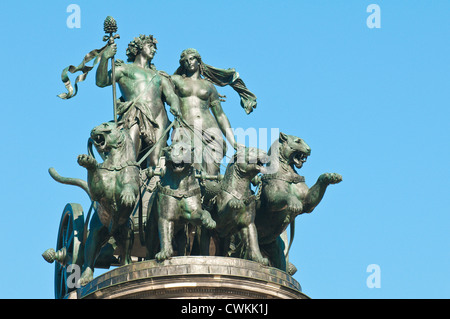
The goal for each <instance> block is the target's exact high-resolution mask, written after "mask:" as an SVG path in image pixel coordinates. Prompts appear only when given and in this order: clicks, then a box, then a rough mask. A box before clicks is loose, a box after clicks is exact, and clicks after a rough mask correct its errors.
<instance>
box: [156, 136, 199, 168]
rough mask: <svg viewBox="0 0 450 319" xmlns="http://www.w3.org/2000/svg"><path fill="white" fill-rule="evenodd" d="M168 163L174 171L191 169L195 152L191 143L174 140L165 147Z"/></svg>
mask: <svg viewBox="0 0 450 319" xmlns="http://www.w3.org/2000/svg"><path fill="white" fill-rule="evenodd" d="M163 153H164V156H165V157H166V164H167V165H170V168H171V170H172V171H173V172H174V173H178V174H179V173H182V172H185V171H187V170H188V169H190V167H191V166H192V163H193V158H192V157H193V152H192V149H191V147H190V146H189V144H186V143H183V142H174V143H172V144H171V145H170V146H168V147H165V148H164V149H163Z"/></svg>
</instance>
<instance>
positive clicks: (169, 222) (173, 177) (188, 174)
mask: <svg viewBox="0 0 450 319" xmlns="http://www.w3.org/2000/svg"><path fill="white" fill-rule="evenodd" d="M163 154H164V156H165V162H166V166H165V170H164V174H162V175H163V176H161V180H160V183H159V184H158V188H157V191H156V194H155V196H156V197H155V202H154V203H155V204H154V205H153V207H152V212H151V213H150V216H152V217H151V220H150V221H149V222H148V223H147V231H148V232H149V234H148V236H150V237H149V241H148V243H147V248H148V250H149V256H148V258H152V255H153V253H152V251H154V249H155V242H156V241H157V240H158V239H159V242H160V251H159V252H158V253H156V255H155V259H156V260H158V261H162V260H165V259H168V258H170V257H172V256H173V255H174V247H173V242H174V241H176V243H177V247H178V254H181V255H185V254H186V251H185V250H186V249H185V247H186V233H185V227H187V226H189V224H190V225H194V226H204V227H205V228H206V229H214V228H215V227H216V222H215V221H214V220H213V219H212V217H211V215H210V213H209V212H208V211H207V210H205V209H203V208H202V200H201V190H200V183H199V181H198V179H197V178H196V174H195V169H194V166H193V159H192V154H193V153H192V150H191V147H190V146H189V145H187V144H185V143H182V142H175V143H173V144H172V145H170V146H168V147H166V148H164V149H163ZM146 172H147V175H148V176H149V177H150V176H152V174H153V172H152V170H151V169H147V170H146ZM156 225H157V233H158V234H159V236H157V237H158V238H156V236H155V233H156V229H155V228H156V227H155V226H156ZM152 233H153V234H152ZM152 235H153V236H152ZM176 237H177V238H176Z"/></svg>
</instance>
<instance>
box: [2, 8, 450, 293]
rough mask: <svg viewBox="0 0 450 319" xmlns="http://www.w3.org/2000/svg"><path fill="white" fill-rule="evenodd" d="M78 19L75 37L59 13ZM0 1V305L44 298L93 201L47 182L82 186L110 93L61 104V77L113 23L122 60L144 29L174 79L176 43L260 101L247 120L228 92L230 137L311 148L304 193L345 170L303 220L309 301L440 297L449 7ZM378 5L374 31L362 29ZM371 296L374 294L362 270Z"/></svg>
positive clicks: (93, 91)
mask: <svg viewBox="0 0 450 319" xmlns="http://www.w3.org/2000/svg"><path fill="white" fill-rule="evenodd" d="M71 3H73V4H77V5H78V6H79V7H80V9H81V26H80V28H69V27H68V26H67V23H66V20H67V18H68V16H69V15H70V13H68V12H66V9H67V7H68V6H69V4H71ZM129 3H130V2H122V4H120V3H119V1H117V2H113V3H111V1H95V2H89V1H81V0H79V1H76V0H74V1H73V2H71V1H46V2H42V1H41V2H31V1H30V2H17V1H16V2H1V4H0V21H1V22H0V23H1V24H0V25H1V27H2V28H1V29H2V30H3V32H2V39H3V41H2V43H3V46H2V50H1V51H0V58H1V61H3V65H2V77H1V79H0V83H1V85H0V87H1V88H2V93H3V94H2V105H3V107H2V110H3V123H2V124H3V131H4V137H5V139H4V142H3V146H2V147H3V152H2V154H3V156H1V159H0V164H1V165H0V167H1V168H0V169H1V176H2V178H1V198H2V204H3V205H2V210H1V219H2V221H1V223H0V225H1V226H0V227H1V230H0V242H1V249H2V258H1V262H0V298H53V270H54V267H53V265H49V264H47V263H46V262H45V261H44V260H43V259H42V257H41V253H42V252H43V251H44V250H45V249H47V248H49V247H54V246H55V242H56V236H57V230H58V225H59V220H60V216H61V213H62V210H63V208H64V206H65V204H66V203H69V202H75V203H80V204H81V205H82V206H83V207H84V209H85V210H87V209H88V208H89V201H88V198H87V196H86V195H85V194H84V192H83V191H82V190H80V189H78V188H75V187H71V186H66V185H61V184H58V183H56V182H55V181H53V180H52V179H51V178H50V176H49V175H48V172H47V170H48V168H49V167H52V166H53V167H55V168H56V169H57V170H58V171H59V172H60V173H61V174H62V175H65V176H72V177H79V178H85V176H86V172H85V170H84V169H83V168H81V167H79V166H78V164H77V163H76V157H77V155H78V154H82V153H85V152H86V141H87V138H88V135H89V132H90V130H91V129H92V128H93V127H94V126H96V125H98V124H100V123H102V122H105V121H108V120H110V119H111V118H112V94H111V88H105V89H100V88H98V87H96V86H95V82H94V76H93V74H92V75H89V76H88V78H87V79H86V81H85V82H83V83H81V84H80V91H79V93H78V95H77V96H76V97H75V98H73V99H71V100H68V101H63V100H61V99H59V98H57V97H56V95H57V94H59V93H62V92H64V91H65V88H64V85H63V84H62V82H61V80H60V74H61V71H62V69H63V68H64V67H66V66H67V65H69V64H75V65H77V64H78V63H80V62H81V59H82V57H83V56H84V54H86V53H87V52H88V51H90V50H92V49H94V48H100V47H101V46H103V42H102V37H103V20H104V18H105V17H106V16H107V15H111V16H113V17H114V18H115V19H116V20H117V22H118V26H119V31H118V33H119V34H120V36H121V39H119V40H117V41H116V42H117V45H118V54H117V58H120V59H126V57H125V49H126V46H127V44H128V42H129V41H130V40H131V39H132V38H133V37H134V36H137V35H139V34H153V35H154V36H155V37H156V39H157V40H158V42H159V43H158V52H157V55H156V56H155V58H154V63H155V65H156V67H157V68H158V69H161V70H164V71H166V72H168V73H170V74H172V73H173V72H174V71H175V69H176V68H177V66H178V59H179V55H180V53H181V51H182V50H183V49H186V48H189V47H193V48H196V49H198V51H199V52H200V54H201V55H202V58H203V60H204V61H205V62H206V63H207V64H210V65H213V66H216V67H222V68H228V67H234V68H236V69H237V70H238V72H239V73H240V74H241V76H242V78H243V79H244V81H245V83H246V84H247V86H248V87H249V88H250V89H251V90H252V91H253V92H254V93H255V94H256V95H257V97H258V108H257V109H256V110H255V111H254V112H253V113H252V114H250V115H246V114H245V113H244V111H243V110H242V109H241V107H240V106H239V100H238V97H237V95H236V94H235V93H234V92H233V91H232V90H231V89H230V88H219V89H218V90H219V93H221V94H225V95H227V97H228V98H227V102H225V103H224V104H223V108H224V110H225V112H226V114H227V115H228V117H229V119H230V122H231V124H232V126H233V127H235V128H244V129H246V128H256V129H259V128H266V129H268V130H270V129H271V128H278V129H279V130H280V131H282V132H284V133H287V134H291V135H296V136H299V137H301V138H303V139H304V140H305V141H306V142H307V143H308V144H309V145H310V146H311V148H312V154H311V156H310V157H309V159H308V162H307V163H306V164H305V165H304V167H303V168H302V169H301V170H300V171H299V173H300V174H301V175H304V176H305V178H306V183H307V184H308V185H309V186H312V185H313V184H314V183H315V181H316V179H317V177H318V176H319V175H320V174H321V173H324V172H337V173H340V174H342V176H343V179H344V180H343V182H342V183H340V184H338V185H331V186H330V187H329V188H328V190H327V192H326V194H325V197H324V199H323V201H322V203H321V204H320V205H319V206H318V207H317V208H316V210H315V211H314V212H313V213H312V214H310V215H307V216H303V215H302V216H299V217H298V218H297V222H296V237H295V241H294V244H293V247H292V251H291V261H292V262H293V263H294V264H295V265H296V266H297V268H298V269H299V270H298V272H297V274H296V275H295V276H294V278H295V279H297V280H298V281H299V282H300V284H301V285H302V287H303V291H304V293H306V294H307V295H309V296H310V297H312V298H450V288H449V287H450V280H449V277H448V270H449V268H450V240H449V225H450V214H449V213H450V209H449V207H450V196H449V186H448V181H449V180H450V169H449V165H448V164H449V156H450V147H449V146H450V145H449V138H450V129H449V118H450V111H449V101H450V89H449V87H450V80H449V74H450V63H449V57H450V41H449V36H450V26H449V24H448V14H449V12H450V2H449V1H444V0H436V1H432V2H429V1H428V2H427V1H407V2H405V1H375V0H371V1H363V0H349V1H331V0H330V1H325V0H319V1H299V0H296V1H278V2H273V1H264V0H260V1H256V0H253V1H252V0H250V1H235V0H231V1H195V0H194V1H189V2H185V1H158V2H157V1H134V2H133V5H130V4H129ZM373 3H374V4H378V5H379V7H380V9H381V28H373V29H370V28H368V26H367V24H366V19H367V17H368V16H369V15H370V13H368V12H366V8H367V6H368V5H370V4H373ZM371 264H376V265H378V266H379V269H380V271H381V276H380V279H381V287H380V288H369V287H368V286H367V284H366V280H367V278H368V276H369V275H370V273H369V272H367V267H368V266H369V265H371Z"/></svg>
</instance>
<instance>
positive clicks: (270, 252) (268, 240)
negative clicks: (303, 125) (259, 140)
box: [255, 133, 342, 270]
mask: <svg viewBox="0 0 450 319" xmlns="http://www.w3.org/2000/svg"><path fill="white" fill-rule="evenodd" d="M269 153H270V161H269V162H268V163H267V171H268V172H270V173H268V174H265V175H263V176H262V178H261V180H262V186H261V196H260V202H259V203H258V211H257V214H256V220H255V224H256V227H257V229H258V240H259V243H260V246H261V247H262V248H263V250H264V251H265V253H266V255H267V256H268V257H269V260H270V262H271V265H273V266H274V267H277V268H280V269H282V270H286V260H285V256H284V247H283V246H284V243H283V242H282V241H281V238H280V235H281V234H282V233H283V232H284V231H285V230H286V228H287V227H288V226H289V225H291V235H292V236H293V233H294V231H293V229H294V220H295V217H297V216H298V215H300V214H303V213H311V212H312V211H313V210H314V208H315V207H316V206H317V205H318V204H319V203H320V201H321V200H322V198H323V195H324V194H325V190H326V189H327V187H328V185H330V184H336V183H339V182H340V181H342V176H340V175H339V174H335V173H331V174H330V173H325V174H322V175H320V177H319V179H318V180H317V183H316V184H314V186H312V187H311V188H308V186H307V185H306V183H305V178H304V177H303V176H300V175H298V174H297V172H296V171H295V168H297V169H300V168H302V167H303V163H304V162H306V159H307V158H308V156H309V155H310V154H311V148H310V147H309V146H308V144H306V143H305V141H304V140H302V139H301V138H298V137H296V136H292V135H287V134H284V133H280V138H279V140H278V141H275V142H274V143H273V144H272V146H271V148H270V150H269ZM294 167H295V168H294Z"/></svg>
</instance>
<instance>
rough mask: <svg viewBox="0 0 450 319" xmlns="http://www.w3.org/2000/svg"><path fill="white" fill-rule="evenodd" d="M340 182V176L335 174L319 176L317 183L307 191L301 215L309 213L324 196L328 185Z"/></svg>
mask: <svg viewBox="0 0 450 319" xmlns="http://www.w3.org/2000/svg"><path fill="white" fill-rule="evenodd" d="M341 181H342V176H341V175H339V174H336V173H324V174H322V175H320V176H319V178H318V179H317V182H316V183H315V184H314V185H313V186H312V187H311V188H310V189H309V190H308V193H307V194H306V198H305V200H304V203H305V205H304V209H303V213H311V212H312V211H313V210H314V208H316V206H317V205H319V203H320V201H321V200H322V198H323V195H324V194H325V190H326V189H327V187H328V185H330V184H337V183H340V182H341Z"/></svg>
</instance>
